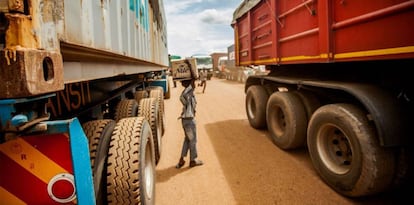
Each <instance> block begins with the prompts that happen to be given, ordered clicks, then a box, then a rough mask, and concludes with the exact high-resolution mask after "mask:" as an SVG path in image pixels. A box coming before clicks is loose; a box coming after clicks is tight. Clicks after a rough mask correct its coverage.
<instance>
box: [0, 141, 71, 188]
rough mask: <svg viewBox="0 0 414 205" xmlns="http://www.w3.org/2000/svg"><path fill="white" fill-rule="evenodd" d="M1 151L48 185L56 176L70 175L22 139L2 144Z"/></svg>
mask: <svg viewBox="0 0 414 205" xmlns="http://www.w3.org/2000/svg"><path fill="white" fill-rule="evenodd" d="M0 151H1V152H3V153H4V154H5V155H7V156H8V157H9V158H11V159H12V160H13V161H15V162H16V163H18V164H19V165H20V166H22V167H23V168H24V169H26V170H27V171H29V172H30V173H32V174H33V175H35V176H36V177H37V178H39V179H40V180H42V181H43V182H45V183H46V184H47V183H48V182H49V180H50V179H51V178H52V177H54V176H55V175H56V174H58V173H68V171H66V170H65V169H63V168H62V167H61V166H59V165H58V164H56V163H55V162H54V161H52V160H51V159H49V158H48V157H47V156H46V155H44V154H43V153H41V152H39V151H38V150H37V149H35V148H34V147H32V146H31V145H30V144H29V143H27V142H26V141H24V140H23V139H21V138H17V139H15V140H12V141H9V142H7V143H4V144H2V145H1V146H0Z"/></svg>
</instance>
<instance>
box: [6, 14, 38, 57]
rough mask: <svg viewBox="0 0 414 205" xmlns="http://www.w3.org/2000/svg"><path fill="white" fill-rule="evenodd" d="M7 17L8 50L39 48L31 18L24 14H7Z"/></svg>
mask: <svg viewBox="0 0 414 205" xmlns="http://www.w3.org/2000/svg"><path fill="white" fill-rule="evenodd" d="M5 16H6V18H7V20H8V22H9V27H8V29H7V31H6V39H7V40H6V49H15V48H16V47H17V46H21V47H24V48H37V46H38V42H37V40H36V35H35V33H34V30H33V26H32V20H31V18H30V17H29V16H26V15H22V14H6V15H5Z"/></svg>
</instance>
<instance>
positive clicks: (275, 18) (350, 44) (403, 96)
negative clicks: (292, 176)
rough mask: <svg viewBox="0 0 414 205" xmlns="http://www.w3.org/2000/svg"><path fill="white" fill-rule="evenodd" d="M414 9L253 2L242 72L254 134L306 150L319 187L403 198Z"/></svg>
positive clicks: (243, 31) (240, 32)
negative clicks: (254, 71)
mask: <svg viewBox="0 0 414 205" xmlns="http://www.w3.org/2000/svg"><path fill="white" fill-rule="evenodd" d="M412 19H414V1H410V0H396V1H389V0H380V1H346V0H345V1H328V0H321V1H315V0H305V1H302V0H291V1H278V0H249V1H248V0H244V1H243V2H242V3H241V4H240V5H239V6H238V7H237V8H236V9H235V11H234V13H233V20H232V23H231V26H232V28H233V29H234V40H235V54H236V64H237V65H241V66H250V65H263V66H265V67H266V69H267V70H268V71H269V73H268V74H266V75H260V76H257V75H253V76H250V77H249V78H248V79H247V81H246V82H245V94H246V96H245V107H246V113H247V118H248V121H249V124H250V126H252V127H253V128H256V129H264V130H267V133H268V134H269V138H270V139H271V140H272V142H273V143H274V144H275V145H276V146H277V147H278V148H280V149H282V150H284V151H290V150H294V149H300V148H305V149H307V152H308V153H309V156H310V159H311V162H312V164H313V168H314V170H315V171H316V173H317V174H318V176H320V178H321V179H322V180H323V181H324V182H325V183H326V184H327V185H328V186H330V187H331V188H332V189H333V190H335V191H336V192H337V193H339V194H341V195H343V196H346V197H351V198H357V197H363V196H369V195H376V194H380V193H385V192H387V191H391V190H400V189H402V190H404V187H405V185H407V184H409V183H410V182H412V177H413V171H412V169H413V157H414V155H413V137H412V130H411V128H412V127H411V128H410V126H412V117H413V114H414V113H413V111H414V110H413V108H414V106H413V98H414V95H413V94H414V93H413V91H414V90H413V86H412V80H413V78H412V76H413V75H412V74H411V71H410V68H413V66H414V38H413V36H414V27H413V26H412Z"/></svg>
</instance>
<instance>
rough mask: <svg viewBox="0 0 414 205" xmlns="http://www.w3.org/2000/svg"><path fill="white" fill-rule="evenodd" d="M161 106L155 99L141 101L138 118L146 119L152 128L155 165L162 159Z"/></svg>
mask: <svg viewBox="0 0 414 205" xmlns="http://www.w3.org/2000/svg"><path fill="white" fill-rule="evenodd" d="M158 109H159V106H158V101H157V99H155V98H145V99H141V101H140V102H139V109H138V116H143V117H145V118H146V119H147V120H148V122H149V124H150V127H151V132H152V137H153V139H154V147H155V164H156V165H157V164H158V162H159V160H160V158H161V149H162V138H161V132H162V131H161V121H160V120H159V111H158Z"/></svg>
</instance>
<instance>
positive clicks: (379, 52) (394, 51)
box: [240, 46, 414, 66]
mask: <svg viewBox="0 0 414 205" xmlns="http://www.w3.org/2000/svg"><path fill="white" fill-rule="evenodd" d="M404 53H414V46H406V47H399V48H387V49H377V50H368V51H357V52H349V53H337V54H335V55H334V59H345V58H358V57H369V56H381V55H395V54H404ZM328 56H329V55H328V54H326V53H322V54H320V55H316V56H289V57H283V58H281V62H287V61H298V60H315V59H327V58H328ZM276 60H277V59H276V58H271V59H266V60H258V61H244V62H241V63H240V64H241V65H246V66H247V65H250V64H254V63H272V62H276Z"/></svg>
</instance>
